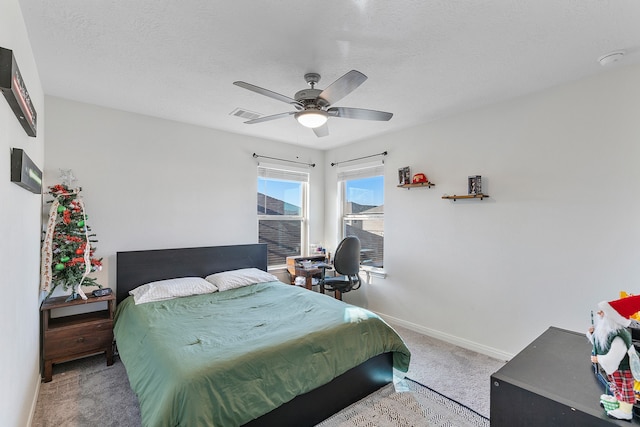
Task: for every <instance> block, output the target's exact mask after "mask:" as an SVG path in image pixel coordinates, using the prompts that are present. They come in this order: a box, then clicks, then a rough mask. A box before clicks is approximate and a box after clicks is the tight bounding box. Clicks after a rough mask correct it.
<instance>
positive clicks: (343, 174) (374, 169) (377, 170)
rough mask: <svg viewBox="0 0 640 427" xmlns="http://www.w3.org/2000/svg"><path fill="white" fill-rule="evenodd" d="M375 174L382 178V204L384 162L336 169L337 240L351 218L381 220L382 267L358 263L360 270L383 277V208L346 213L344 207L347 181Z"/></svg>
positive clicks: (342, 234)
mask: <svg viewBox="0 0 640 427" xmlns="http://www.w3.org/2000/svg"><path fill="white" fill-rule="evenodd" d="M376 176H381V177H382V179H383V182H382V192H383V193H382V194H383V206H384V191H385V182H384V181H385V174H384V163H383V162H376V163H372V164H363V165H359V166H352V167H350V168H344V169H342V170H339V171H338V195H339V198H338V205H339V207H338V212H339V221H340V226H339V229H338V233H339V235H338V241H342V239H344V238H345V237H346V228H347V224H346V223H347V221H353V220H382V224H383V226H382V229H383V234H382V238H383V250H382V267H375V266H370V265H360V270H362V271H365V272H367V274H369V273H373V274H374V275H376V273H378V274H377V275H380V277H385V276H386V274H385V269H384V258H385V256H384V228H385V227H384V209H383V211H382V212H379V213H367V214H354V213H346V212H345V207H346V204H347V200H346V196H347V194H346V192H347V191H346V189H347V181H355V180H357V179H365V178H373V177H376Z"/></svg>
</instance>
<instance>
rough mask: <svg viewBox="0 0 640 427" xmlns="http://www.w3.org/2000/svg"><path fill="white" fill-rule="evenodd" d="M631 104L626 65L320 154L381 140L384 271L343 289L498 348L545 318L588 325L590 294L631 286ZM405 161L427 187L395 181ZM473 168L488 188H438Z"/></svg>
mask: <svg viewBox="0 0 640 427" xmlns="http://www.w3.org/2000/svg"><path fill="white" fill-rule="evenodd" d="M639 112H640V67H639V66H635V67H628V68H623V69H617V70H613V71H610V72H608V73H606V74H604V75H601V76H599V77H594V78H589V79H586V80H583V81H580V82H577V83H574V84H570V85H565V86H562V87H558V88H555V89H552V90H548V91H545V92H542V93H539V94H536V95H533V96H528V97H523V98H519V99H516V100H513V101H511V102H507V103H503V104H500V105H494V106H491V107H489V108H484V109H481V110H476V111H471V112H468V113H466V114H462V115H459V116H456V117H452V118H449V119H446V120H440V121H438V122H435V123H431V124H425V125H423V126H419V127H416V128H412V129H409V130H406V131H404V132H400V133H395V134H393V135H388V136H385V137H380V138H377V139H375V140H368V141H363V142H360V143H356V144H352V145H350V146H348V147H343V148H340V149H336V150H332V151H330V152H328V153H327V162H331V161H339V160H341V159H348V158H351V157H358V156H363V155H367V154H373V153H378V152H381V151H384V150H388V151H389V155H388V156H387V158H386V161H385V165H386V171H385V178H386V179H385V181H386V182H385V269H386V271H387V273H388V277H387V278H386V279H373V283H371V284H369V285H366V286H364V287H363V288H362V291H358V292H353V293H349V294H346V296H345V300H347V301H352V302H356V303H359V304H363V305H367V306H368V307H369V308H370V309H372V310H374V311H377V312H379V313H381V314H384V315H386V316H387V317H388V318H389V319H390V320H394V321H398V322H400V323H401V324H404V325H405V326H408V327H411V328H413V329H416V330H419V331H423V332H426V333H430V334H432V335H435V336H439V337H441V338H444V339H446V340H449V341H451V342H455V343H457V344H461V345H463V346H466V347H469V348H473V349H476V350H479V351H482V352H484V353H487V354H491V355H494V356H498V357H509V356H510V355H513V354H515V353H517V352H519V351H520V350H521V349H522V348H524V347H525V346H526V345H527V344H528V343H529V342H531V341H532V340H533V339H534V338H535V337H537V336H538V335H540V334H541V333H542V332H544V331H545V330H546V329H547V328H548V327H549V326H558V327H562V328H567V329H571V330H576V331H584V330H586V328H587V327H588V325H589V322H590V315H589V314H590V310H592V309H594V308H595V305H596V304H597V303H598V302H599V301H602V300H613V299H617V298H618V295H619V291H621V290H625V291H628V292H631V293H640V280H639V278H640V262H638V260H640V227H639V226H638V222H639V220H640V198H638V197H637V195H638V190H637V183H638V182H640V167H638V161H639V160H640V141H639V138H640V119H639V117H638V114H639ZM403 166H410V167H411V170H412V173H415V172H424V173H426V174H427V176H428V177H429V179H430V180H431V181H433V182H434V183H435V184H436V186H435V187H433V188H431V189H427V188H422V189H411V190H406V189H400V188H397V187H396V185H397V169H398V168H400V167H403ZM331 169H332V168H330V167H329V166H325V170H326V191H327V199H326V200H327V203H326V211H325V214H326V218H327V223H326V241H327V242H330V243H329V244H328V246H329V247H331V245H332V244H333V245H335V240H333V241H332V240H331V239H335V234H336V230H335V227H334V226H333V223H332V221H331V219H332V215H333V212H334V209H335V200H336V191H335V189H336V188H337V185H336V182H335V172H334V171H331ZM476 174H478V175H482V177H483V188H484V189H485V193H487V194H489V195H490V196H491V197H490V198H489V199H485V200H483V201H479V200H468V201H465V200H458V201H456V202H453V201H449V200H443V199H441V196H442V195H443V194H444V193H448V194H450V195H452V194H466V192H467V188H466V179H467V176H468V175H476ZM334 247H335V246H334Z"/></svg>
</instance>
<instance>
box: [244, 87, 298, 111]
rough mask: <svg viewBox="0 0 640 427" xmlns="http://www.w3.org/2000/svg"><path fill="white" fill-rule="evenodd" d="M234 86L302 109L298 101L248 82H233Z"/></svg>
mask: <svg viewBox="0 0 640 427" xmlns="http://www.w3.org/2000/svg"><path fill="white" fill-rule="evenodd" d="M233 84H234V85H236V86H239V87H241V88H244V89H248V90H250V91H252V92H255V93H259V94H260V95H264V96H268V97H269V98H273V99H277V100H278V101H282V102H286V103H287V104H292V105H295V106H296V107H302V104H300V103H299V102H298V101H296V100H295V99H293V98H289V97H288V96H285V95H281V94H279V93H277V92H273V91H271V90H269V89H264V88H261V87H260V86H256V85H252V84H251V83H246V82H240V81H238V82H233Z"/></svg>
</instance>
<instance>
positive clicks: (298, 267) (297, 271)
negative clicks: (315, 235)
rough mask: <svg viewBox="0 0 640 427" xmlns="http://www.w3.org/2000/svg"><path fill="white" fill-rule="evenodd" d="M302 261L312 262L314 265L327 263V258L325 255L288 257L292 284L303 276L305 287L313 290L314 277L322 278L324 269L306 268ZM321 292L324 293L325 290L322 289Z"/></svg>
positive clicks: (288, 268)
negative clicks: (297, 277) (298, 277)
mask: <svg viewBox="0 0 640 427" xmlns="http://www.w3.org/2000/svg"><path fill="white" fill-rule="evenodd" d="M302 261H311V262H313V263H318V262H325V261H326V256H325V255H324V254H319V255H311V256H288V257H287V271H288V272H289V275H290V276H291V284H293V281H294V280H295V278H296V276H302V277H304V278H305V287H306V288H307V289H311V288H312V284H313V277H314V276H320V275H321V274H322V269H320V268H315V267H311V268H304V267H303V266H302V264H301V263H302ZM320 288H321V289H320V291H321V292H323V293H324V289H322V287H320Z"/></svg>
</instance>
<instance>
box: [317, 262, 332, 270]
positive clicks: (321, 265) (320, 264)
mask: <svg viewBox="0 0 640 427" xmlns="http://www.w3.org/2000/svg"><path fill="white" fill-rule="evenodd" d="M315 267H316V268H323V269H324V268H326V269H328V270H333V266H332V265H331V264H327V263H326V262H321V263H318V264H316V265H315Z"/></svg>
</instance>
